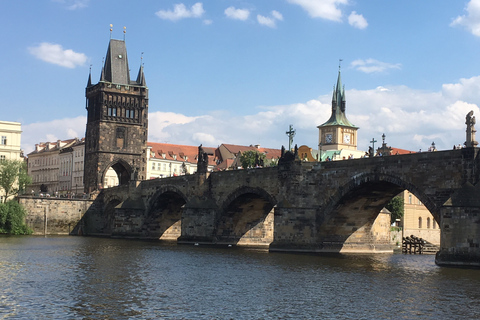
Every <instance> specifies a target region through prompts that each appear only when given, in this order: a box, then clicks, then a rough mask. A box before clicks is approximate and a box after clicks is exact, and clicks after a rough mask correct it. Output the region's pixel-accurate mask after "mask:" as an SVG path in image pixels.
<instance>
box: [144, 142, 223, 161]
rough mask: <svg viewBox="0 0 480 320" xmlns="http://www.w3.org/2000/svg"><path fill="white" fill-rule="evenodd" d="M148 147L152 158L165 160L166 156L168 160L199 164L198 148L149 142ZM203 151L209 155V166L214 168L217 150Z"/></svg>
mask: <svg viewBox="0 0 480 320" xmlns="http://www.w3.org/2000/svg"><path fill="white" fill-rule="evenodd" d="M147 146H148V147H150V148H151V153H150V156H151V157H155V158H158V159H163V156H162V155H163V154H165V159H167V160H176V161H186V162H189V163H197V156H198V147H195V146H184V145H180V144H168V143H157V142H147ZM203 150H204V151H205V152H206V153H207V154H208V155H209V157H208V165H213V166H214V165H215V164H216V163H215V158H214V157H213V154H214V150H215V148H208V147H204V148H203ZM175 158H176V159H175Z"/></svg>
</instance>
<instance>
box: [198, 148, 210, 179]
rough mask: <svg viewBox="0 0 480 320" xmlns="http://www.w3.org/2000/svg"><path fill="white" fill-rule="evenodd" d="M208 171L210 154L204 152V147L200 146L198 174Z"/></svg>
mask: <svg viewBox="0 0 480 320" xmlns="http://www.w3.org/2000/svg"><path fill="white" fill-rule="evenodd" d="M207 171H208V154H207V153H206V152H205V150H203V147H202V145H201V144H200V145H199V146H198V155H197V173H207Z"/></svg>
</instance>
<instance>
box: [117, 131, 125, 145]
mask: <svg viewBox="0 0 480 320" xmlns="http://www.w3.org/2000/svg"><path fill="white" fill-rule="evenodd" d="M125 131H126V130H125V128H117V141H116V146H117V148H125V145H126V141H125Z"/></svg>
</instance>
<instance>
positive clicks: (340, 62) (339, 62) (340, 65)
mask: <svg viewBox="0 0 480 320" xmlns="http://www.w3.org/2000/svg"><path fill="white" fill-rule="evenodd" d="M342 61H343V59H338V71H340V68H341V67H342Z"/></svg>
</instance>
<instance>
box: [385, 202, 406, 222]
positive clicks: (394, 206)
mask: <svg viewBox="0 0 480 320" xmlns="http://www.w3.org/2000/svg"><path fill="white" fill-rule="evenodd" d="M385 208H387V209H388V211H390V212H391V213H392V215H391V219H390V222H391V223H393V222H394V221H395V220H396V219H402V217H403V212H404V209H403V208H404V205H403V197H401V196H395V197H393V199H392V200H390V202H389V203H388V204H387V205H386V206H385Z"/></svg>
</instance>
